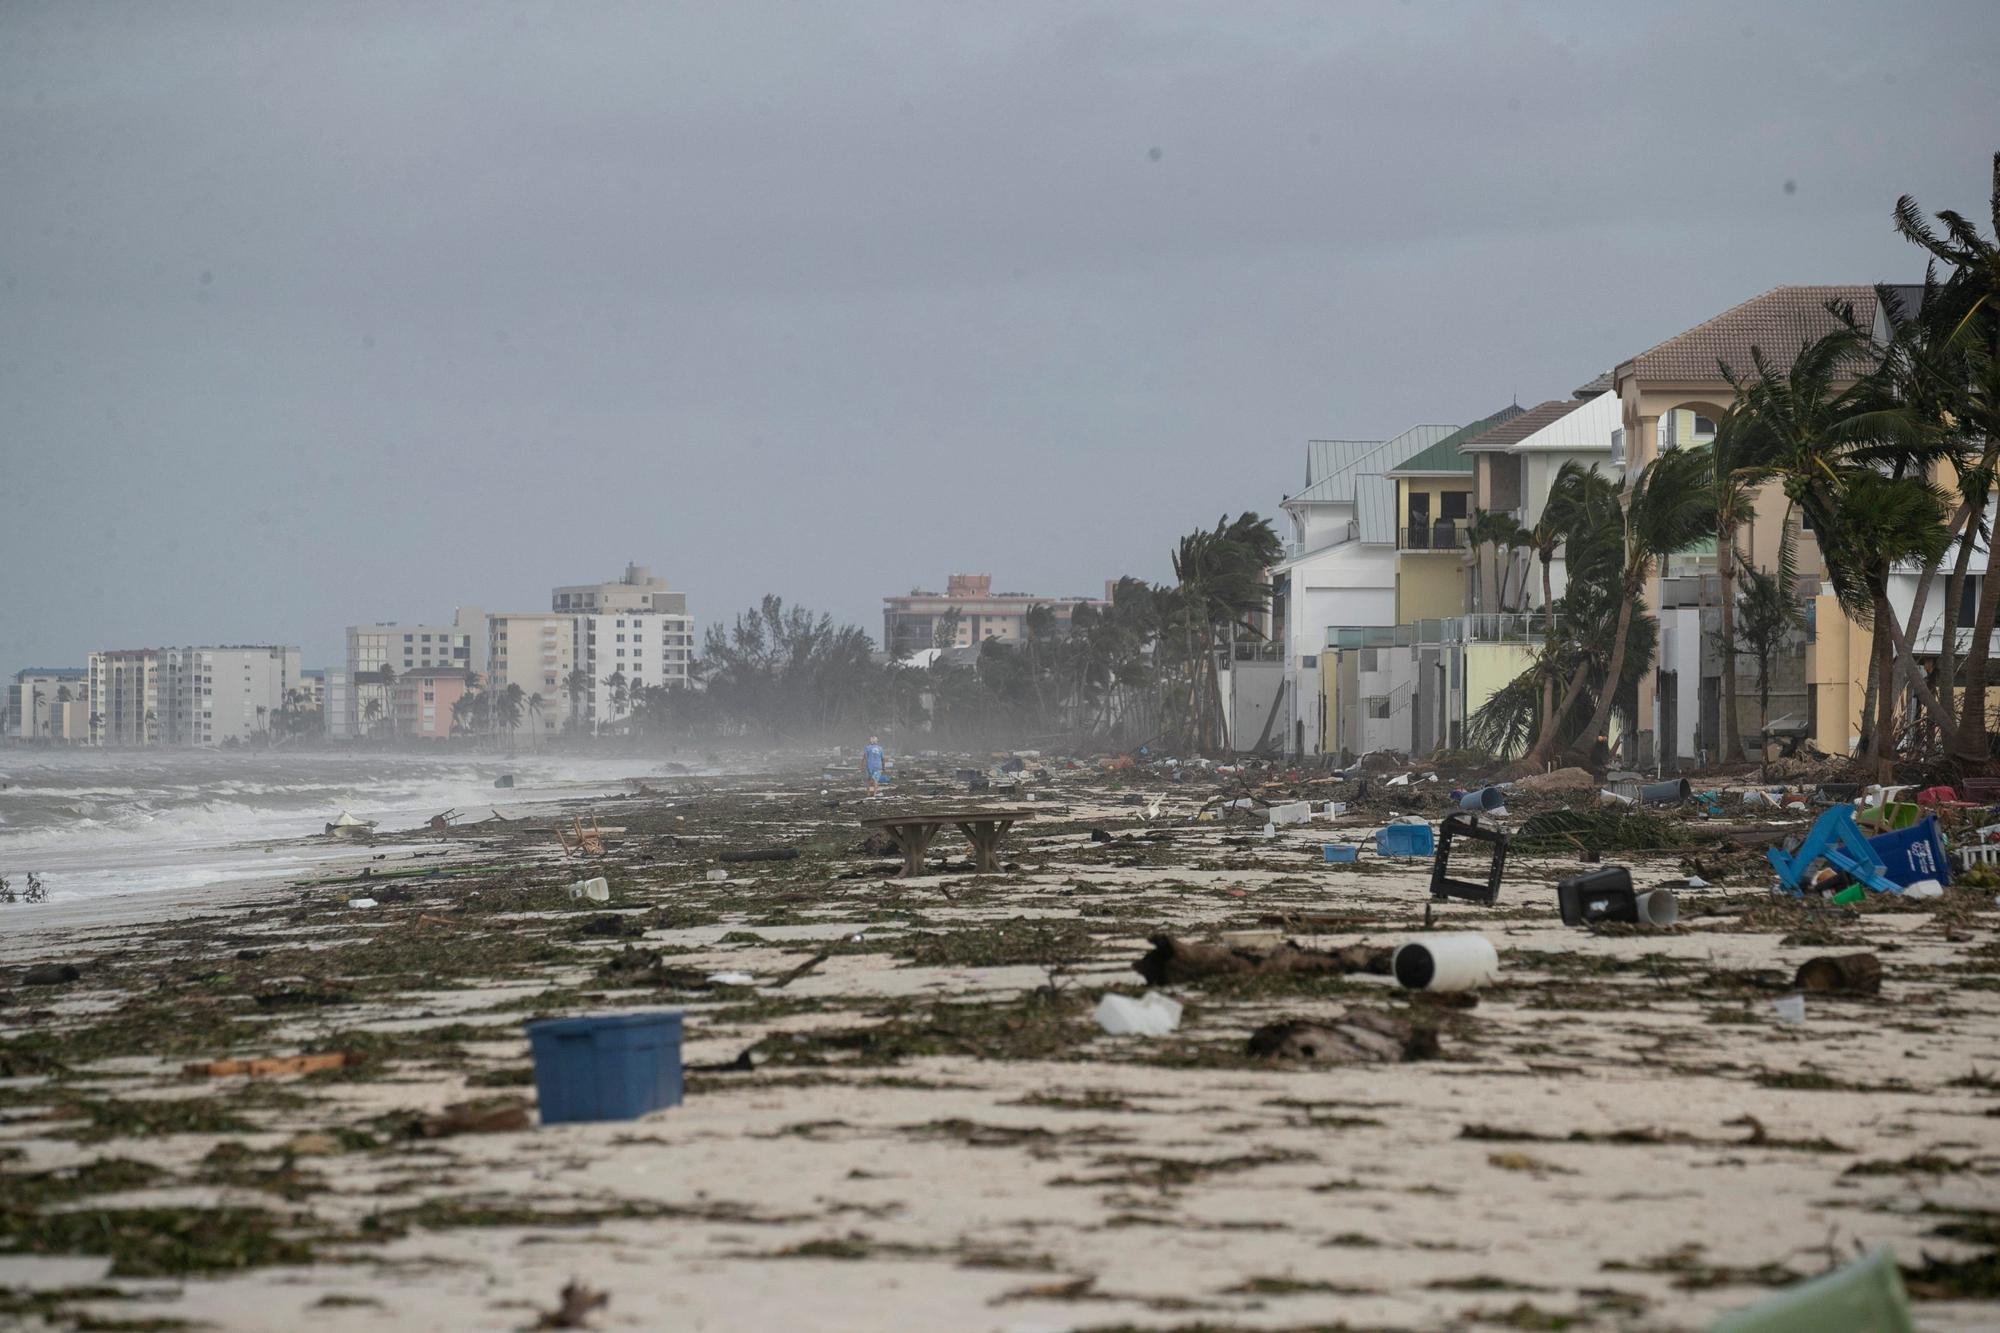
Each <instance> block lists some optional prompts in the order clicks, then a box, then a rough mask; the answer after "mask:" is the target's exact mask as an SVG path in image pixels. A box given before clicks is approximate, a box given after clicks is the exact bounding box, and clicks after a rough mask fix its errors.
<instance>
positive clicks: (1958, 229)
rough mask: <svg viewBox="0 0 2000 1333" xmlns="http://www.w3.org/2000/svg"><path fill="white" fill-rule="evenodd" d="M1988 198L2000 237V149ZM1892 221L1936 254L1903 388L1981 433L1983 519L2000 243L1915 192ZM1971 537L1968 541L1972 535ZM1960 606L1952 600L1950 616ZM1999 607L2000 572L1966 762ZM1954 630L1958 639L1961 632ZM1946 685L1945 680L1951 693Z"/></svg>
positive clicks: (1981, 655)
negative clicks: (1932, 209)
mask: <svg viewBox="0 0 2000 1333" xmlns="http://www.w3.org/2000/svg"><path fill="white" fill-rule="evenodd" d="M1990 206H1991V210H1992V226H1993V230H1994V233H1995V235H1996V236H2000V153H1995V154H1994V155H1993V176H1992V193H1991V196H1990ZM1895 219H1896V230H1897V231H1898V232H1899V233H1900V234H1901V235H1902V236H1903V238H1904V239H1905V240H1907V241H1910V242H1911V243H1912V244H1914V245H1918V246H1921V247H1922V248H1923V249H1924V250H1925V251H1926V252H1927V253H1928V254H1929V255H1930V256H1931V262H1932V268H1933V271H1932V273H1931V274H1929V275H1927V277H1926V281H1925V291H1924V304H1923V307H1922V309H1921V310H1920V311H1919V312H1918V313H1917V318H1916V320H1915V321H1914V323H1915V324H1916V326H1917V327H1919V328H1921V329H1922V330H1923V331H1924V335H1925V336H1924V342H1925V343H1926V344H1927V345H1928V348H1929V350H1930V351H1931V352H1932V355H1931V356H1930V357H1928V358H1917V359H1915V360H1914V366H1915V368H1916V369H1918V370H1920V371H1925V372H1928V373H1927V374H1924V375H1920V376H1915V377H1908V378H1907V379H1903V380H1901V382H1900V383H1899V387H1902V388H1904V389H1905V391H1906V392H1905V397H1906V398H1908V399H1909V400H1911V402H1912V404H1913V405H1914V406H1915V407H1916V408H1917V410H1918V414H1919V415H1920V416H1922V417H1928V418H1929V419H1930V420H1932V421H1934V422H1937V423H1950V426H1951V427H1952V428H1953V429H1955V430H1956V431H1957V432H1959V433H1961V434H1963V435H1966V436H1971V437H1974V438H1979V439H1980V440H1981V444H1980V447H1979V458H1980V462H1979V464H1978V465H1977V466H1975V467H1974V468H1973V469H1972V470H1971V471H1969V472H1968V473H1966V474H1964V475H1963V476H1962V477H1961V480H1960V486H1959V490H1960V494H1961V495H1962V496H1965V497H1967V498H1968V500H1969V499H1970V498H1971V497H1972V496H1973V495H1975V494H1976V495H1977V497H1978V500H1979V504H1978V505H1977V506H1976V511H1977V514H1978V518H1979V520H1980V522H1981V523H1983V521H1984V519H1985V510H1986V497H1987V494H1988V491H1989V490H1990V488H1991V486H1992V483H1993V476H1992V472H1991V470H1990V469H1991V465H1992V463H1993V461H1994V457H1995V456H1994V449H1995V445H1996V442H2000V244H1996V243H1995V242H1994V241H1992V240H1988V239H1987V238H1985V237H1983V236H1981V235H1980V234H1979V229H1978V228H1977V227H1976V226H1974V225H1973V224H1972V223H1971V222H1969V221H1967V220H1966V219H1965V218H1964V217H1963V216H1961V215H1960V214H1958V213H1955V212H1952V211H1950V210H1945V211H1942V212H1940V213H1938V214H1937V222H1938V227H1937V228H1936V229H1933V227H1932V225H1931V223H1929V222H1928V221H1927V220H1926V219H1925V218H1924V215H1923V210H1922V209H1921V208H1920V207H1918V205H1917V201H1916V200H1915V199H1914V198H1912V197H1910V196H1909V195H1904V196H1903V197H1902V198H1900V199H1898V200H1897V201H1896V209H1895ZM1938 265H1942V266H1944V267H1945V268H1946V269H1947V270H1948V273H1947V275H1946V276H1945V278H1944V280H1943V281H1942V283H1939V282H1938V281H1936V278H1935V270H1936V267H1937V266H1938ZM1892 347H1893V343H1892ZM1893 361H1894V357H1893V355H1892V357H1891V358H1890V362H1891V363H1893ZM1967 541H1968V544H1969V541H1970V538H1968V539H1967ZM1961 564H1963V562H1961ZM1954 610H1955V606H1954V605H1953V604H1952V603H1951V602H1949V601H1948V602H1947V605H1946V614H1947V615H1951V614H1952V612H1953V611H1954ZM1997 611H2000V579H1996V578H1994V577H1993V576H1991V575H1990V574H1989V575H1988V577H1987V578H1986V579H1985V580H1984V581H1983V583H1982V585H1981V588H1980V598H1979V609H1978V612H1977V613H1976V615H1975V618H1974V622H1973V631H1972V643H1971V645H1970V647H1969V648H1968V650H1967V653H1966V662H1965V697H1964V700H1963V703H1962V706H1961V709H1960V712H1959V715H1958V719H1957V726H1956V729H1955V730H1956V736H1955V738H1953V739H1951V740H1950V741H1949V744H1950V745H1951V748H1952V754H1953V757H1954V758H1956V759H1958V760H1959V761H1960V762H1961V763H1965V764H1984V763H1986V762H1987V761H1988V760H1990V759H1991V757H1992V742H1991V739H1990V737H1989V735H1988V727H1987V716H1986V675H1987V670H1988V666H1989V662H1990V657H1991V649H1992V638H1993V625H1994V620H1995V616H1996V612H1997ZM1953 629H1954V630H1955V629H1956V626H1955V625H1954V626H1953ZM1951 637H1952V638H1953V639H1954V640H1955V638H1956V634H1955V633H1954V634H1953V635H1952V636H1951ZM1955 648H1956V644H1955V642H1954V643H1951V644H1948V645H1947V650H1948V651H1950V650H1953V649H1955ZM1949 688H1950V687H1949V684H1948V683H1947V685H1946V691H1947V696H1946V697H1947V699H1948V698H1949ZM1941 729H1944V728H1941ZM1947 734H1949V732H1947Z"/></svg>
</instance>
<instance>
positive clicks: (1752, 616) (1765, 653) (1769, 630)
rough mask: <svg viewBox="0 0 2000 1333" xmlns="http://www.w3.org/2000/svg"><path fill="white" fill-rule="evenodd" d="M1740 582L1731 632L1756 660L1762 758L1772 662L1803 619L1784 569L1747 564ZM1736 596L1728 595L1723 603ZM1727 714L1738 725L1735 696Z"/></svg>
mask: <svg viewBox="0 0 2000 1333" xmlns="http://www.w3.org/2000/svg"><path fill="white" fill-rule="evenodd" d="M1720 427H1721V423H1719V422H1718V423H1717V434H1718V435H1720V434H1721V429H1720ZM1717 549H1718V550H1720V549H1721V548H1720V546H1719V545H1718V547H1717ZM1736 575H1737V579H1738V581H1739V582H1740V584H1741V593H1742V598H1743V615H1742V618H1741V619H1740V620H1736V621H1733V622H1732V623H1731V626H1730V630H1729V632H1730V633H1731V634H1733V635H1737V636H1739V639H1740V642H1741V644H1742V647H1743V650H1744V651H1745V652H1747V653H1749V654H1750V657H1751V659H1752V660H1753V661H1755V662H1756V663H1757V734H1758V736H1759V737H1760V738H1761V743H1760V744H1759V745H1758V747H1757V754H1758V759H1759V762H1760V763H1762V762H1763V761H1764V759H1765V756H1766V755H1768V753H1769V751H1770V745H1771V664H1772V662H1773V661H1775V660H1776V659H1777V656H1778V650H1779V649H1780V648H1781V647H1782V646H1783V644H1784V641H1785V636H1786V635H1788V634H1790V633H1791V632H1792V631H1793V630H1794V629H1795V628H1797V627H1798V625H1799V623H1800V622H1801V621H1802V620H1803V619H1804V617H1803V616H1801V615H1800V614H1799V606H1798V602H1797V600H1796V599H1795V598H1794V597H1793V596H1792V590H1791V589H1790V588H1788V587H1786V586H1785V581H1784V577H1783V575H1782V573H1766V572H1764V571H1763V570H1759V569H1754V568H1751V567H1750V566H1748V565H1745V566H1744V567H1742V568H1741V569H1739V570H1737V571H1736ZM1734 600H1736V599H1735V597H1733V596H1727V595H1725V598H1724V604H1725V605H1727V603H1728V602H1732V601H1734ZM1736 646H1737V643H1736V641H1731V642H1729V643H1727V644H1726V645H1725V647H1726V648H1727V649H1728V651H1729V653H1730V654H1731V655H1732V657H1733V654H1734V652H1735V649H1736ZM1730 666H1731V668H1732V675H1731V677H1730V682H1731V683H1730V686H1729V687H1730V688H1733V687H1734V675H1733V667H1734V663H1733V661H1732V662H1730ZM1727 706H1728V709H1729V711H1728V712H1727V713H1726V714H1725V716H1726V717H1728V718H1729V720H1730V725H1731V726H1732V727H1733V726H1734V725H1735V712H1736V709H1735V699H1734V697H1733V696H1732V697H1731V699H1730V701H1729V704H1728V705H1727ZM1732 744H1733V745H1734V746H1735V747H1736V748H1732V749H1731V750H1730V752H1729V756H1730V758H1731V759H1732V760H1734V759H1735V758H1736V756H1737V755H1738V754H1740V753H1741V752H1742V751H1741V746H1740V742H1732Z"/></svg>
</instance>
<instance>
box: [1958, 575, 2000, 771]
mask: <svg viewBox="0 0 2000 1333" xmlns="http://www.w3.org/2000/svg"><path fill="white" fill-rule="evenodd" d="M1996 607H2000V578H1996V577H1994V576H1993V575H1992V574H1988V575H1987V576H1986V578H1985V579H1983V580H1982V581H1981V583H1980V587H1979V614H1978V615H1977V616H1975V617H1974V618H1973V621H1972V647H1971V648H1970V649H1968V650H1967V651H1966V654H1965V700H1964V703H1963V704H1962V705H1961V706H1960V709H1959V714H1958V737H1957V739H1956V740H1955V741H1954V742H1953V744H1952V747H1951V752H1952V757H1953V758H1955V759H1957V760H1958V761H1959V762H1960V763H1962V764H1970V765H1984V764H1985V763H1986V762H1987V761H1988V760H1989V759H1991V758H1992V753H1993V752H1992V742H1991V741H1990V740H1989V739H1988V738H1987V735H1986V661H1987V657H1988V651H1989V649H1990V647H1991V642H1992V638H1993V615H1994V611H1995V608H1996Z"/></svg>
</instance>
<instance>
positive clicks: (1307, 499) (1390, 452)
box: [1285, 425, 1458, 505]
mask: <svg viewBox="0 0 2000 1333" xmlns="http://www.w3.org/2000/svg"><path fill="white" fill-rule="evenodd" d="M1457 429H1458V428H1457V427H1455V426H1436V425H1432V426H1412V427H1410V428H1409V429H1408V430H1406V431H1404V432H1403V433H1402V434H1401V435H1398V436H1396V437H1395V438H1394V439H1392V440H1380V441H1375V440H1311V441H1308V442H1307V444H1306V472H1307V477H1308V484H1307V486H1306V488H1305V489H1304V490H1303V491H1300V492H1299V493H1298V494H1297V495H1293V496H1287V497H1286V499H1285V503H1286V504H1288V505H1289V504H1354V503H1355V487H1356V485H1357V483H1358V482H1359V480H1360V478H1362V477H1364V476H1368V475H1380V474H1381V473H1382V472H1383V471H1385V470H1386V469H1388V468H1392V467H1394V466H1395V465H1396V464H1397V463H1400V462H1402V461H1403V460H1404V459H1406V458H1408V457H1410V456H1411V455H1412V454H1416V453H1419V452H1421V451H1423V450H1424V449H1427V448H1429V447H1430V446H1431V445H1433V444H1434V443H1436V442H1437V441H1438V440H1441V439H1446V438H1448V437H1450V436H1451V435H1452V434H1454V433H1455V432H1456V431H1457ZM1315 459H1318V460H1319V461H1320V462H1322V463H1323V464H1325V465H1326V466H1327V467H1328V470H1327V471H1325V472H1322V473H1321V474H1319V475H1318V476H1313V475H1312V469H1313V466H1314V462H1315Z"/></svg>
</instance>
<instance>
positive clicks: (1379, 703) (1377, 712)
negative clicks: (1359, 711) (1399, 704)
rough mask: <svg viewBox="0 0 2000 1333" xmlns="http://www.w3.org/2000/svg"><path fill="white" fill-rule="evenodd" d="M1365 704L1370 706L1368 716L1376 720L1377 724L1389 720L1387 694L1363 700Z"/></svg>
mask: <svg viewBox="0 0 2000 1333" xmlns="http://www.w3.org/2000/svg"><path fill="white" fill-rule="evenodd" d="M1363 702H1364V703H1365V704H1367V706H1368V716H1369V717H1370V718H1372V719H1374V720H1375V721H1377V722H1382V721H1386V720H1387V719H1388V717H1389V696H1388V695H1386V694H1376V695H1371V696H1369V697H1368V698H1367V699H1365V700H1363Z"/></svg>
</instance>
